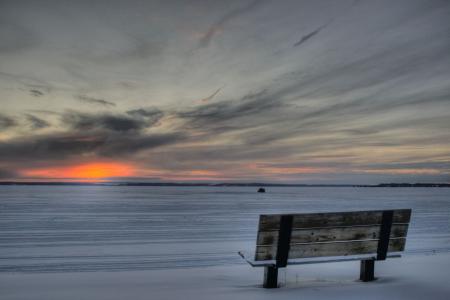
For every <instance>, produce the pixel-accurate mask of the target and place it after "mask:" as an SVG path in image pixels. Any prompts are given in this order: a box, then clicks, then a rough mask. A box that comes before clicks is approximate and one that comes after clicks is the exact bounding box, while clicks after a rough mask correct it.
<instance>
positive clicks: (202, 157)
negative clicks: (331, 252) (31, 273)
mask: <svg viewBox="0 0 450 300" xmlns="http://www.w3.org/2000/svg"><path fill="white" fill-rule="evenodd" d="M449 54H450V1H446V0H444V1H443V0H405V1H402V0H396V1H392V0H386V1H381V0H380V1H368V0H360V1H357V0H356V1H355V0H349V1H344V0H343V1H335V0H329V1H322V0H321V1H316V0H315V1H312V0H310V1H298V0H295V1H284V0H282V1H275V0H245V1H244V0H239V1H200V0H199V1H187V0H183V1H170V0H165V1H134V0H131V1H130V0H127V1H125V0H124V1H116V0H110V1H84V0H78V1H73V0H71V1H65V0H59V1H48V0H41V1H16V0H14V1H7V0H0V181H7V180H25V181H66V180H67V181H96V180H120V181H156V182H157V181H177V182H180V181H183V182H185V181H186V182H187V181H212V182H224V181H227V182H255V181H257V182H283V183H308V184H314V183H316V184H322V183H327V184H342V183H350V184H377V183H383V182H447V183H448V182H450V55H449Z"/></svg>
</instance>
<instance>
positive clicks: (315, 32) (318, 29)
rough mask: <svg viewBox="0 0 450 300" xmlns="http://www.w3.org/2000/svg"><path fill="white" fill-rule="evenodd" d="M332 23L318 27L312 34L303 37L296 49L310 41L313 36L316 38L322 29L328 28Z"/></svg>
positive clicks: (295, 45)
mask: <svg viewBox="0 0 450 300" xmlns="http://www.w3.org/2000/svg"><path fill="white" fill-rule="evenodd" d="M329 24H330V23H327V24H325V25H322V26H320V27H318V28H317V29H316V30H314V31H311V32H310V33H308V34H306V35H304V36H302V38H301V39H300V40H299V41H298V42H297V43H295V44H294V47H298V46H300V45H301V44H303V43H305V42H306V41H307V40H309V39H310V38H312V37H313V36H315V35H316V34H318V33H319V32H320V31H321V30H322V29H324V28H325V27H327V26H328V25H329Z"/></svg>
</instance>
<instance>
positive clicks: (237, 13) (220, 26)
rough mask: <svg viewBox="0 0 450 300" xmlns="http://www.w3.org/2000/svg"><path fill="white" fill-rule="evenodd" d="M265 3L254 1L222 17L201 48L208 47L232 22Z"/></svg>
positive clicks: (204, 37)
mask: <svg viewBox="0 0 450 300" xmlns="http://www.w3.org/2000/svg"><path fill="white" fill-rule="evenodd" d="M262 2H263V1H261V0H254V1H251V2H249V3H247V4H246V5H244V6H241V7H238V8H235V9H233V10H230V11H229V12H227V13H226V14H225V15H223V16H222V18H220V19H219V20H218V21H217V22H215V23H214V24H212V25H211V26H210V27H209V29H208V31H207V32H206V34H205V35H204V36H203V37H202V38H201V39H200V41H199V43H198V47H199V48H205V47H208V46H209V44H210V42H211V40H212V39H213V38H214V37H215V36H216V35H217V34H218V33H219V32H220V31H222V29H223V27H224V26H225V25H226V24H227V23H228V22H229V21H231V20H233V19H235V18H237V17H240V16H242V15H245V14H246V13H248V12H250V11H252V10H253V9H255V8H256V7H258V6H259V5H260V4H261V3H262Z"/></svg>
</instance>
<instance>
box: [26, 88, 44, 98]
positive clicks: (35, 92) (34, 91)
mask: <svg viewBox="0 0 450 300" xmlns="http://www.w3.org/2000/svg"><path fill="white" fill-rule="evenodd" d="M29 92H30V95H31V96H34V97H41V96H44V93H43V92H41V91H40V90H37V89H31V90H30V91H29Z"/></svg>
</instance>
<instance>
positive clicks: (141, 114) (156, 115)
mask: <svg viewBox="0 0 450 300" xmlns="http://www.w3.org/2000/svg"><path fill="white" fill-rule="evenodd" d="M127 114H128V115H130V116H133V117H137V118H144V119H147V120H153V122H151V123H152V124H154V123H156V122H157V121H158V120H159V119H161V118H162V117H163V115H164V113H163V112H162V111H161V110H159V109H157V108H139V109H133V110H129V111H127Z"/></svg>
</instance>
